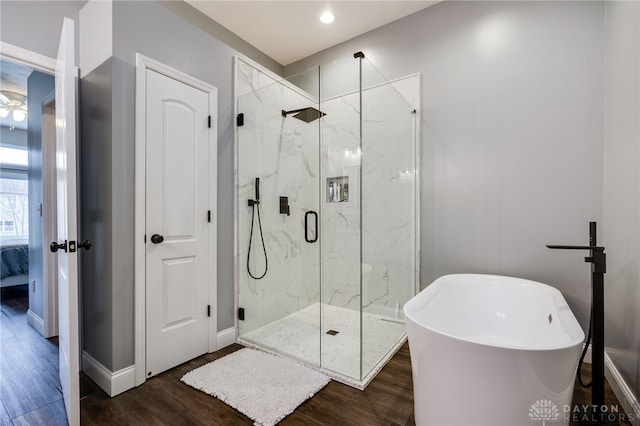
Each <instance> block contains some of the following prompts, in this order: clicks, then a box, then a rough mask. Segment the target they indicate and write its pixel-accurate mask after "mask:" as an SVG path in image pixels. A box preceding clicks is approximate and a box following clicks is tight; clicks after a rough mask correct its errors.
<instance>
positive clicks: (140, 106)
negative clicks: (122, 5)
mask: <svg viewBox="0 0 640 426" xmlns="http://www.w3.org/2000/svg"><path fill="white" fill-rule="evenodd" d="M147 70H153V71H155V72H158V73H160V74H162V75H165V76H167V77H169V78H173V79H175V80H177V81H180V82H182V83H184V84H188V85H190V86H192V87H194V88H196V89H199V90H202V91H203V92H207V93H208V94H209V112H210V114H211V118H212V122H211V130H210V131H209V146H210V147H211V149H210V150H209V153H210V154H209V161H210V168H209V170H210V173H209V179H210V181H209V182H210V192H209V195H210V197H209V200H210V203H211V204H210V206H209V207H210V209H211V223H210V225H209V274H210V275H209V305H211V306H212V308H213V309H212V312H211V317H210V318H209V342H208V343H209V346H208V347H209V351H210V352H213V351H215V350H216V347H217V338H218V334H217V326H218V321H217V312H218V309H217V306H218V305H217V292H218V286H217V278H216V277H217V222H218V211H217V173H218V162H217V158H218V144H217V140H218V139H217V136H218V134H217V131H218V124H217V123H218V108H217V105H218V104H217V96H218V89H217V88H216V87H214V86H212V85H210V84H207V83H205V82H203V81H201V80H198V79H196V78H194V77H192V76H190V75H188V74H185V73H183V72H181V71H178V70H176V69H174V68H171V67H168V66H166V65H164V64H162V63H160V62H158V61H155V60H153V59H151V58H148V57H146V56H144V55H141V54H140V53H136V88H135V120H136V121H135V123H136V124H135V127H136V128H135V184H134V185H135V186H134V188H135V196H134V211H135V213H134V218H135V220H134V260H135V263H134V271H135V272H134V306H135V308H134V311H135V318H134V321H135V331H134V333H135V334H134V336H135V346H134V350H135V356H134V361H135V364H134V366H135V385H136V386H139V385H141V384H142V383H144V382H145V380H146V376H145V371H146V325H145V322H146V304H145V298H146V295H145V283H146V272H145V267H146V253H145V243H144V236H145V232H146V219H145V218H146V185H145V179H146V129H145V127H146V87H147V78H146V76H147Z"/></svg>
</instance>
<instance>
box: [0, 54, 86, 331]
mask: <svg viewBox="0 0 640 426" xmlns="http://www.w3.org/2000/svg"><path fill="white" fill-rule="evenodd" d="M0 57H3V58H7V59H10V60H11V61H14V62H17V63H20V64H23V65H26V66H28V67H30V68H33V69H35V70H37V71H41V72H44V73H47V74H49V75H52V76H53V75H55V71H56V60H55V59H54V58H50V57H48V56H44V55H41V54H39V53H36V52H33V51H31V50H27V49H24V48H22V47H19V46H15V45H12V44H9V43H6V42H0ZM54 99H55V94H53V93H52V94H50V95H48V96H47V97H46V98H45V99H44V100H43V104H42V110H41V111H39V113H42V118H43V126H42V140H43V149H42V185H43V191H44V194H43V199H42V201H43V203H42V204H43V206H42V209H43V211H42V217H43V232H42V238H43V241H42V248H43V261H42V298H43V300H42V302H43V303H42V320H43V328H42V332H41V334H42V335H43V336H44V337H46V338H48V337H52V336H57V335H58V272H57V262H55V261H54V259H52V258H50V257H49V256H51V252H49V244H48V242H49V241H55V240H56V233H57V232H56V226H57V223H56V209H55V200H56V196H55V191H56V182H55V140H56V131H55V117H54V118H53V121H52V122H51V123H49V124H53V126H54V127H53V130H52V129H51V128H46V129H45V123H44V121H45V114H44V112H45V108H46V107H48V106H49V105H50V104H51V103H52V102H53V101H54ZM51 141H53V146H46V145H45V144H44V143H45V142H51ZM51 170H53V171H51ZM51 191H53V192H51ZM78 337H80V336H78Z"/></svg>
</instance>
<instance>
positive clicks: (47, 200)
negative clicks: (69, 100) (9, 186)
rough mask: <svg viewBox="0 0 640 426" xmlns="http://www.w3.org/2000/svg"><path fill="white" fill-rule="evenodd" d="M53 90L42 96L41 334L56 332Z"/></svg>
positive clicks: (56, 263)
mask: <svg viewBox="0 0 640 426" xmlns="http://www.w3.org/2000/svg"><path fill="white" fill-rule="evenodd" d="M54 102H55V90H53V91H51V93H50V94H49V95H47V96H46V97H45V98H44V99H43V100H42V126H41V129H42V135H41V138H42V189H43V197H42V209H43V212H42V220H43V229H42V238H43V244H42V251H43V253H42V297H43V298H44V300H43V309H42V314H43V317H44V326H45V327H44V331H45V333H46V334H45V333H43V335H44V336H45V337H52V336H57V335H58V271H57V265H58V256H57V254H55V253H51V252H50V251H49V244H47V242H48V241H56V240H57V239H58V237H57V233H58V231H57V223H58V220H57V214H58V213H57V211H56V191H57V187H56V157H55V154H56V117H55V106H54Z"/></svg>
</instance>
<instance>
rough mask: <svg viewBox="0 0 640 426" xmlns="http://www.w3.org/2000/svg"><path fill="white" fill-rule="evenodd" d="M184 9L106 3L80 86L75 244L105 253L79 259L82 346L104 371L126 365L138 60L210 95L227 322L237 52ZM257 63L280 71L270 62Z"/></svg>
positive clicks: (221, 316)
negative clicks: (100, 51) (95, 64)
mask: <svg viewBox="0 0 640 426" xmlns="http://www.w3.org/2000/svg"><path fill="white" fill-rule="evenodd" d="M189 8H190V7H189ZM190 9H191V10H188V9H185V8H184V6H183V5H182V4H181V5H178V4H173V3H171V4H169V3H158V2H147V1H140V2H138V1H127V2H114V4H113V23H114V31H113V57H112V58H111V59H110V60H108V61H107V62H106V63H105V64H103V65H102V66H100V67H99V68H98V69H97V70H95V71H93V72H91V73H90V74H89V75H87V76H86V77H85V78H83V80H82V84H81V89H82V102H83V104H82V105H83V106H82V110H83V116H82V121H83V124H82V129H83V134H82V136H83V142H82V161H83V163H82V168H83V171H82V173H83V184H82V185H83V193H82V195H83V219H82V223H83V235H84V236H83V238H89V239H92V240H94V241H99V243H98V244H99V245H100V246H102V247H100V249H99V250H101V251H104V254H103V255H98V252H97V251H96V252H95V253H93V255H94V256H95V257H90V256H89V254H87V255H86V256H85V257H84V259H85V260H83V289H84V300H83V303H84V312H85V315H84V338H85V344H84V345H85V350H86V351H87V352H88V353H90V354H91V355H92V356H93V357H94V358H95V359H97V360H98V361H100V362H101V363H103V365H105V366H106V367H107V368H110V369H111V370H112V371H117V370H119V369H122V368H125V367H128V366H130V365H132V364H133V362H134V284H133V280H134V258H133V243H134V241H133V238H132V236H133V225H134V185H133V184H134V138H135V121H134V119H135V99H134V92H135V54H136V53H141V54H143V55H145V56H148V57H150V58H152V59H155V60H157V61H160V62H162V63H164V64H166V65H169V66H171V67H174V68H176V69H178V70H180V71H183V72H185V73H187V74H190V75H192V76H194V77H196V78H198V79H200V80H203V81H205V82H207V83H210V84H212V85H214V86H216V87H217V88H218V209H217V210H218V241H219V242H218V246H217V251H218V276H217V283H218V309H217V319H218V329H219V330H223V329H226V328H229V327H233V325H234V315H233V310H234V309H233V303H234V297H233V295H234V284H233V243H232V242H233V223H234V219H233V160H234V159H233V130H234V128H233V123H234V121H233V119H232V104H233V93H232V87H233V75H232V71H233V69H232V58H233V56H234V55H238V54H239V52H238V51H237V50H235V49H233V48H231V47H229V46H228V45H226V44H224V43H223V42H221V41H220V40H219V39H218V38H216V37H214V36H213V35H212V34H211V33H212V32H213V33H216V34H218V33H219V31H220V29H219V28H217V27H216V26H217V24H215V25H214V24H211V25H212V26H213V27H215V28H214V30H215V31H213V30H211V31H209V30H210V29H208V28H207V27H206V25H205V24H206V22H205V21H203V20H202V19H201V18H202V16H200V15H199V12H197V11H195V9H193V8H190ZM169 28H170V29H171V30H170V31H168V30H167V29H169ZM230 37H231V36H230ZM231 38H233V37H231ZM239 44H242V43H239ZM244 48H246V46H245V47H244ZM248 50H250V49H248ZM253 59H254V60H260V55H254V57H253ZM265 64H266V65H267V66H270V67H271V68H272V69H273V68H278V65H277V63H275V62H273V61H271V62H269V61H265ZM109 87H110V89H109ZM105 124H106V125H107V126H108V127H107V128H104V126H105ZM98 244H97V245H98ZM96 249H98V247H97V246H96Z"/></svg>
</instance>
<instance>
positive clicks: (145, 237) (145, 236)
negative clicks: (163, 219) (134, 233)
mask: <svg viewBox="0 0 640 426" xmlns="http://www.w3.org/2000/svg"><path fill="white" fill-rule="evenodd" d="M144 243H145V244H147V234H144Z"/></svg>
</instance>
